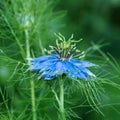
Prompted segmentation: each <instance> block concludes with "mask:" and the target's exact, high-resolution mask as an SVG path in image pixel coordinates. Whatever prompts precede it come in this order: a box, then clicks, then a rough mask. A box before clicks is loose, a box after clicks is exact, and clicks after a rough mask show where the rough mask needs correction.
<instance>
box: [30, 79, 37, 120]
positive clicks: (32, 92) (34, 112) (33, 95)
mask: <svg viewBox="0 0 120 120" xmlns="http://www.w3.org/2000/svg"><path fill="white" fill-rule="evenodd" d="M30 83H31V103H32V114H33V120H37V115H36V109H35V91H34V80H33V79H31V81H30Z"/></svg>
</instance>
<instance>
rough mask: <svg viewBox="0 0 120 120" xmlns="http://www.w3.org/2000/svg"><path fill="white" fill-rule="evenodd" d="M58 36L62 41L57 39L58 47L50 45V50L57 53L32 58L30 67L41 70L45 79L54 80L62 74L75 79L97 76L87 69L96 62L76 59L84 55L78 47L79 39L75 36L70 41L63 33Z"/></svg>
mask: <svg viewBox="0 0 120 120" xmlns="http://www.w3.org/2000/svg"><path fill="white" fill-rule="evenodd" d="M57 37H58V38H59V39H58V40H60V41H61V42H60V43H59V42H58V40H56V45H57V47H53V46H50V48H51V51H50V52H55V54H51V55H47V56H41V57H38V58H32V59H31V61H32V62H31V66H30V68H29V69H30V70H33V71H36V72H39V74H40V78H44V79H45V80H52V79H54V78H57V77H58V76H59V75H62V74H65V75H66V76H67V77H69V78H71V79H73V80H77V79H88V78H91V77H95V75H94V74H93V73H92V72H91V71H89V70H88V69H87V68H88V67H91V66H96V65H95V64H93V63H90V62H87V61H82V60H79V59H76V57H78V58H81V57H83V56H84V53H83V52H81V51H79V50H77V49H76V42H78V41H75V40H73V36H71V38H70V39H69V40H68V41H66V40H65V38H64V37H63V36H62V35H61V34H58V35H57ZM76 53H77V54H76Z"/></svg>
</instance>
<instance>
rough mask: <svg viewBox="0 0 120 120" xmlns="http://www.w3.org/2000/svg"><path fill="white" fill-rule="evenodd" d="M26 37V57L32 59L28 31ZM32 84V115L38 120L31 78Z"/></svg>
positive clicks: (32, 84) (31, 82)
mask: <svg viewBox="0 0 120 120" xmlns="http://www.w3.org/2000/svg"><path fill="white" fill-rule="evenodd" d="M25 36H26V57H27V58H30V42H29V32H28V30H25ZM28 64H29V65H30V61H28ZM30 84H31V104H32V114H33V118H32V119H33V120H37V115H36V108H35V90H34V89H35V86H34V80H33V79H32V78H31V80H30Z"/></svg>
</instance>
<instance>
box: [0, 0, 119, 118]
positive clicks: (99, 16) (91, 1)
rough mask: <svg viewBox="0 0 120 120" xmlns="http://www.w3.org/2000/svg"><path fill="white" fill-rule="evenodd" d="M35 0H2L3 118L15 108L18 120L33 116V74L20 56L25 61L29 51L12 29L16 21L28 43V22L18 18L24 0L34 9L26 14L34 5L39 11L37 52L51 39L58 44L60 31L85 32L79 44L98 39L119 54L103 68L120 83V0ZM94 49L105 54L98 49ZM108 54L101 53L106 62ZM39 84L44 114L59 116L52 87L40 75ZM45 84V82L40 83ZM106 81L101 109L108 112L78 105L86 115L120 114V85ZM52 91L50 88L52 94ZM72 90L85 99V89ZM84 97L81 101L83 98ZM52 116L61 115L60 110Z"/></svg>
mask: <svg viewBox="0 0 120 120" xmlns="http://www.w3.org/2000/svg"><path fill="white" fill-rule="evenodd" d="M11 1H12V2H11ZM33 1H34V0H29V2H27V1H24V0H0V15H1V16H0V102H1V103H0V107H1V108H0V120H9V117H8V116H9V115H8V114H10V113H8V112H10V111H12V112H11V113H12V114H13V115H11V118H13V120H16V118H18V120H24V119H28V120H29V119H31V114H30V111H31V105H30V104H31V103H30V95H29V87H30V85H29V83H28V81H29V80H28V79H29V78H28V74H25V70H26V66H23V65H22V64H21V63H19V61H21V62H23V63H24V60H23V58H22V57H23V56H24V55H23V56H22V54H21V51H20V50H19V47H18V44H17V43H16V42H15V41H14V39H15V36H14V35H13V34H11V30H10V26H11V27H12V28H13V30H14V31H15V35H16V36H17V38H19V40H20V43H21V46H22V47H23V48H24V47H25V45H24V44H25V35H24V33H23V32H24V30H25V29H26V28H24V27H23V26H22V25H23V24H24V20H20V19H18V14H19V12H20V11H22V5H21V3H23V6H24V5H25V6H26V7H27V8H28V11H27V12H25V13H26V14H28V13H29V12H30V14H32V12H31V11H37V12H36V16H35V23H33V26H32V27H31V26H30V45H31V54H32V55H33V56H40V55H42V54H44V51H43V48H48V46H49V45H54V44H55V39H56V38H55V36H54V33H58V32H60V33H62V34H63V35H64V36H65V37H66V38H69V37H70V36H71V34H74V38H75V39H80V38H83V41H82V42H81V44H80V45H78V48H80V49H82V50H85V49H88V48H89V47H91V46H92V45H93V43H94V44H96V45H98V46H103V47H101V48H100V49H101V50H102V51H103V53H105V54H108V53H109V54H111V55H112V56H113V59H114V60H113V61H114V62H113V64H112V63H111V66H109V63H108V66H109V67H107V68H103V69H106V71H110V72H111V73H112V74H113V75H111V76H112V77H111V78H109V77H108V76H107V77H108V79H110V80H112V81H113V82H116V83H117V84H118V85H119V84H120V72H119V71H120V67H119V65H120V0H59V1H56V0H51V1H48V0H43V1H41V0H36V1H34V2H33ZM38 1H39V2H38ZM37 2H38V3H37ZM33 3H34V4H33ZM13 6H14V7H13ZM13 8H14V9H13ZM23 11H24V9H23ZM23 11H22V12H23ZM19 17H20V16H19ZM6 20H7V21H8V22H6ZM8 23H9V24H8ZM9 25H10V26H9ZM89 54H91V53H89ZM94 54H95V55H97V54H98V55H100V54H99V53H97V52H95V53H94ZM94 54H92V55H91V56H92V57H93V58H95V56H94ZM102 55H103V54H102ZM102 55H100V57H101V60H102V58H103V63H104V62H105V61H104V57H105V56H104V55H103V56H102ZM100 57H99V58H100ZM88 58H90V56H89V57H88ZM99 58H98V59H99ZM90 60H91V61H96V60H97V58H95V60H94V59H93V60H92V58H90ZM17 61H18V62H17ZM101 62H102V61H100V63H101ZM98 63H99V62H98ZM106 64H107V62H106ZM35 84H36V97H37V98H38V101H39V100H40V102H42V104H40V106H41V108H39V107H38V108H39V109H38V113H39V112H41V114H40V115H43V116H44V115H46V114H47V115H48V116H51V117H53V115H52V114H51V111H52V113H54V114H55V112H56V111H55V110H54V109H55V107H53V106H52V105H51V102H54V100H52V99H50V98H49V97H50V96H51V95H52V94H51V92H50V91H49V88H47V89H46V88H44V87H45V86H46V85H44V84H45V83H42V84H41V83H38V81H36V82H35ZM39 85H40V86H41V87H43V88H41V87H39ZM103 87H104V88H105V90H106V91H107V92H106V93H105V94H104V95H103V96H102V98H101V99H102V103H103V108H101V111H102V112H103V113H104V116H103V115H101V114H99V113H97V112H95V111H94V110H92V109H91V107H77V108H75V109H74V111H75V112H76V113H77V114H78V115H79V116H80V117H81V118H82V120H96V119H97V120H119V119H120V90H119V89H118V87H119V86H117V88H116V87H113V86H109V85H104V86H103ZM39 91H41V93H39ZM46 92H47V93H48V94H47V95H46ZM46 96H47V97H46ZM71 96H72V97H70V98H69V99H71V100H70V101H71V102H72V101H75V99H77V103H79V102H81V99H84V98H82V97H80V95H79V93H77V94H72V95H71ZM79 97H80V101H79V100H78V98H79ZM46 98H48V99H46ZM72 98H73V99H72ZM49 99H50V100H49ZM4 103H6V104H4ZM46 104H47V106H46ZM7 106H8V107H7ZM25 106H26V107H25ZM38 106H39V104H38ZM24 107H25V108H24ZM88 111H89V112H88ZM25 115H26V116H25ZM47 115H46V117H43V118H44V120H50V119H49V118H50V117H48V116H47ZM28 116H29V117H28ZM39 119H40V118H39ZM78 119H80V118H74V117H73V118H72V120H78ZM52 120H56V118H55V116H54V117H53V118H52Z"/></svg>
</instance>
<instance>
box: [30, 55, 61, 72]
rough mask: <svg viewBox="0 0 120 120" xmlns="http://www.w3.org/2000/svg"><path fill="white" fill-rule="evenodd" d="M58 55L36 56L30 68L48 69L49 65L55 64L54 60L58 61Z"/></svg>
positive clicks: (36, 69) (37, 69)
mask: <svg viewBox="0 0 120 120" xmlns="http://www.w3.org/2000/svg"><path fill="white" fill-rule="evenodd" d="M58 60H59V59H58V56H57V55H56V54H55V55H50V56H43V57H39V58H34V59H33V61H32V65H31V66H30V68H29V69H30V70H34V71H40V70H41V69H46V68H47V67H48V66H50V65H51V64H53V63H54V62H56V61H58Z"/></svg>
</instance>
